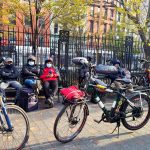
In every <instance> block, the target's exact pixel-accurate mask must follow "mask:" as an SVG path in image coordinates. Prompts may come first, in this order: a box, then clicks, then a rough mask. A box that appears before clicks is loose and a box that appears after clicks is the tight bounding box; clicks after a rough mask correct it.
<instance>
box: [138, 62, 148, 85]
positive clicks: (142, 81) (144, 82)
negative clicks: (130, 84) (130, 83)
mask: <svg viewBox="0 0 150 150" xmlns="http://www.w3.org/2000/svg"><path fill="white" fill-rule="evenodd" d="M139 62H140V63H141V64H142V65H144V64H145V65H146V68H145V70H144V75H142V76H141V77H140V78H139V80H138V82H137V84H138V85H140V86H143V87H148V86H149V83H150V69H149V64H150V61H148V60H146V59H141V60H139Z"/></svg>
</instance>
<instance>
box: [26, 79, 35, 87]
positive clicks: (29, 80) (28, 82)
mask: <svg viewBox="0 0 150 150" xmlns="http://www.w3.org/2000/svg"><path fill="white" fill-rule="evenodd" d="M24 84H25V85H26V86H28V87H30V88H32V87H33V85H35V84H36V80H35V79H26V80H25V81H24Z"/></svg>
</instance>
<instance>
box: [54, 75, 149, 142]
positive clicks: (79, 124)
mask: <svg viewBox="0 0 150 150" xmlns="http://www.w3.org/2000/svg"><path fill="white" fill-rule="evenodd" d="M90 80H92V84H91V82H90ZM86 81H87V84H86V85H85V87H84V91H85V93H86V90H87V87H88V86H91V87H93V88H94V90H96V93H95V94H96V99H97V104H98V106H99V107H100V108H101V109H102V111H103V114H102V116H101V119H100V120H94V121H95V122H96V123H100V122H102V121H104V122H107V123H116V124H117V125H116V128H115V129H114V131H115V130H116V129H117V128H118V136H119V127H120V122H122V124H123V126H124V127H125V128H127V129H129V130H138V129H140V128H142V127H144V126H145V125H146V123H147V122H148V120H149V119H150V98H149V97H148V96H147V94H145V93H142V92H140V91H133V92H132V94H129V95H128V96H127V95H126V93H127V91H128V85H129V84H131V80H128V79H116V82H117V83H123V84H125V85H127V86H126V87H124V88H122V87H120V88H118V89H116V88H112V87H110V86H107V85H106V84H105V83H104V82H102V81H101V80H99V79H96V78H94V77H92V76H89V77H88V78H87V80H86ZM74 92H75V94H76V91H74ZM106 93H116V99H115V100H114V102H113V104H112V107H111V109H110V110H108V109H107V108H106V107H105V105H104V103H103V102H102V98H103V96H104V95H105V94H106ZM85 95H86V94H85ZM63 104H64V107H63V108H62V109H61V111H60V112H59V114H58V115H57V117H56V120H55V123H54V136H55V138H56V139H57V140H58V141H60V142H62V143H67V142H70V141H72V140H73V139H74V138H75V137H76V136H77V135H78V134H79V133H80V132H81V131H82V129H83V127H84V125H85V123H86V120H87V117H88V115H89V108H88V105H87V97H80V98H78V99H76V98H74V99H72V101H70V100H67V98H66V97H64V101H63ZM145 104H146V105H147V108H146V107H145ZM144 112H146V114H144ZM63 117H64V118H63ZM128 119H130V120H128ZM139 120H141V122H140V123H139ZM61 121H62V122H61ZM136 121H137V122H138V124H135V122H136ZM132 122H133V124H132ZM59 128H60V129H59ZM61 129H62V130H61ZM65 130H66V132H65ZM114 131H113V132H114ZM113 132H112V133H113Z"/></svg>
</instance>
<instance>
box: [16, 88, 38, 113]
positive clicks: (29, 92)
mask: <svg viewBox="0 0 150 150" xmlns="http://www.w3.org/2000/svg"><path fill="white" fill-rule="evenodd" d="M18 105H19V106H20V107H21V108H23V109H24V110H25V111H26V112H30V111H33V110H37V109H38V97H37V96H36V95H35V93H34V90H33V89H31V88H27V87H23V88H22V89H21V91H20V98H19V101H18Z"/></svg>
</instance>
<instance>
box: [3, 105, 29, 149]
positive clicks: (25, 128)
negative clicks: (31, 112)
mask: <svg viewBox="0 0 150 150" xmlns="http://www.w3.org/2000/svg"><path fill="white" fill-rule="evenodd" d="M6 111H7V114H8V117H9V119H10V121H11V123H12V126H13V129H12V131H8V127H7V123H6V120H5V117H4V114H3V112H2V111H1V119H2V121H3V122H4V124H3V125H2V124H0V149H1V150H20V149H22V148H23V147H24V146H25V144H26V142H27V141H28V138H29V130H30V125H29V120H28V117H27V115H26V113H25V112H24V111H23V110H22V109H21V108H20V107H18V106H16V105H6Z"/></svg>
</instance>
